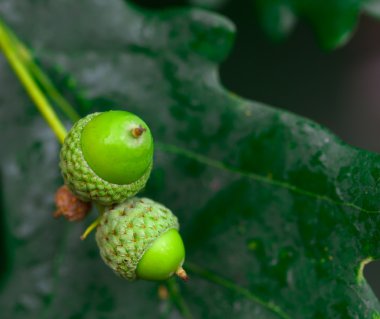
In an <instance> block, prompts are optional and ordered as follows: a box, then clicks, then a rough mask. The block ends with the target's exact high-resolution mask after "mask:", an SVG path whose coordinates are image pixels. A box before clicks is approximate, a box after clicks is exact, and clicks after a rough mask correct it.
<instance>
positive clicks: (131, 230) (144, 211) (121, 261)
mask: <svg viewBox="0 0 380 319" xmlns="http://www.w3.org/2000/svg"><path fill="white" fill-rule="evenodd" d="M170 229H176V230H178V229H179V224H178V220H177V217H176V216H174V215H173V213H172V212H171V211H170V210H169V209H168V208H166V207H165V206H163V205H161V204H159V203H157V202H154V201H152V200H150V199H148V198H137V197H134V198H131V199H129V200H127V201H126V202H124V203H122V204H120V205H118V206H116V207H115V208H113V209H111V208H107V209H106V210H105V211H104V214H103V215H102V217H101V220H100V223H99V226H98V227H97V231H96V242H97V244H98V247H99V250H100V255H101V257H102V259H103V261H104V262H105V263H106V264H107V265H108V266H109V267H110V268H112V269H113V270H114V272H115V273H116V274H117V275H119V276H121V277H123V278H125V279H128V280H134V279H136V268H137V265H138V263H139V261H140V260H141V258H142V257H143V255H144V253H145V252H146V251H147V250H148V249H149V248H150V246H151V245H152V244H153V243H154V241H155V240H156V239H158V238H159V237H160V236H161V235H162V234H164V233H166V232H167V231H168V230H170Z"/></svg>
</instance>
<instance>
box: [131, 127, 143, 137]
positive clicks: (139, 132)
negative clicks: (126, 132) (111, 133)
mask: <svg viewBox="0 0 380 319" xmlns="http://www.w3.org/2000/svg"><path fill="white" fill-rule="evenodd" d="M145 131H146V128H144V127H142V126H138V127H135V128H133V129H132V130H131V133H132V136H133V137H134V138H138V137H140V136H141V135H142V133H144V132H145Z"/></svg>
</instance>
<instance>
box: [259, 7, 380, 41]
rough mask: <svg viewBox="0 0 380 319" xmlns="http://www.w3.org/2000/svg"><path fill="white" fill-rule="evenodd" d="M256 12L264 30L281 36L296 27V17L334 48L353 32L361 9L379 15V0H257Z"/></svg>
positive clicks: (279, 38) (276, 36)
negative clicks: (305, 22)
mask: <svg viewBox="0 0 380 319" xmlns="http://www.w3.org/2000/svg"><path fill="white" fill-rule="evenodd" d="M254 4H255V8H256V10H257V16H258V19H259V21H260V24H261V26H262V27H263V29H264V30H265V32H266V33H267V34H268V35H269V36H270V37H271V38H273V39H274V40H282V39H284V38H285V37H286V36H287V34H288V33H289V32H290V31H292V29H293V28H294V26H295V24H296V21H297V17H300V18H301V19H303V20H306V21H307V22H308V23H309V24H311V26H312V27H313V29H314V32H315V34H316V35H317V38H318V40H319V42H320V43H321V45H322V46H323V47H324V48H326V49H333V48H336V47H339V46H341V45H343V44H345V43H346V42H347V41H348V40H349V39H350V37H351V36H352V34H353V32H354V29H355V27H356V25H357V23H358V20H359V16H360V13H361V12H362V11H366V12H368V13H370V14H373V15H376V12H378V7H379V4H380V1H378V0H319V1H314V0H256V1H254Z"/></svg>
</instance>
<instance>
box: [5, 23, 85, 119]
mask: <svg viewBox="0 0 380 319" xmlns="http://www.w3.org/2000/svg"><path fill="white" fill-rule="evenodd" d="M0 23H1V21H0ZM2 26H3V28H4V29H5V30H7V33H8V36H9V39H10V40H11V41H12V42H13V47H14V48H15V49H16V51H17V52H18V54H19V57H20V59H21V60H22V61H23V63H24V64H25V65H26V66H27V67H28V69H29V70H30V72H31V73H32V75H33V76H34V78H35V79H36V80H37V81H38V82H39V83H40V85H41V87H42V88H43V89H44V90H45V91H46V92H47V93H48V95H49V96H50V98H51V99H52V100H53V101H54V102H55V103H56V104H57V106H58V107H59V108H60V109H61V110H62V112H63V113H65V114H66V115H67V116H68V117H69V118H70V120H71V121H72V122H76V121H78V120H79V119H80V116H79V114H78V113H77V112H76V111H75V109H74V108H73V107H72V106H71V105H70V104H69V103H68V102H67V101H66V99H65V98H64V97H63V96H62V95H61V93H60V92H59V91H58V90H57V89H56V87H55V86H54V84H53V83H52V82H51V80H50V79H49V77H48V76H47V75H46V73H45V72H44V71H43V70H42V69H41V68H39V67H38V65H37V64H36V63H35V62H34V59H33V57H32V54H31V53H30V51H29V50H28V48H27V47H26V46H25V45H24V44H23V43H22V42H21V41H20V40H19V39H18V38H17V36H16V35H15V34H14V33H13V32H12V31H11V30H10V29H9V28H8V27H7V26H5V25H4V23H2Z"/></svg>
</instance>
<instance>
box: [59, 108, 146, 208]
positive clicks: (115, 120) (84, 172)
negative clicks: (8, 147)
mask: <svg viewBox="0 0 380 319" xmlns="http://www.w3.org/2000/svg"><path fill="white" fill-rule="evenodd" d="M152 163H153V138H152V136H151V133H150V130H149V128H148V126H147V125H146V124H145V122H144V121H142V120H141V119H140V118H139V117H137V116H136V115H134V114H131V113H129V112H125V111H109V112H104V113H93V114H90V115H88V116H86V117H84V118H82V119H81V120H79V121H78V122H77V123H76V124H75V125H74V126H73V128H72V129H71V130H70V132H69V133H68V135H67V137H66V138H65V141H64V144H63V146H62V149H61V154H60V167H61V171H62V175H63V178H64V180H65V183H66V185H67V186H68V187H69V188H70V190H71V191H72V193H74V194H75V195H76V196H77V197H78V198H79V199H81V200H82V201H95V202H97V203H99V204H101V205H103V206H109V205H113V204H118V203H121V202H123V201H125V200H126V199H127V198H130V197H132V196H134V195H135V194H137V193H138V192H139V191H140V190H141V189H142V188H143V187H144V186H145V184H146V182H147V180H148V178H149V175H150V172H151V169H152Z"/></svg>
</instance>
